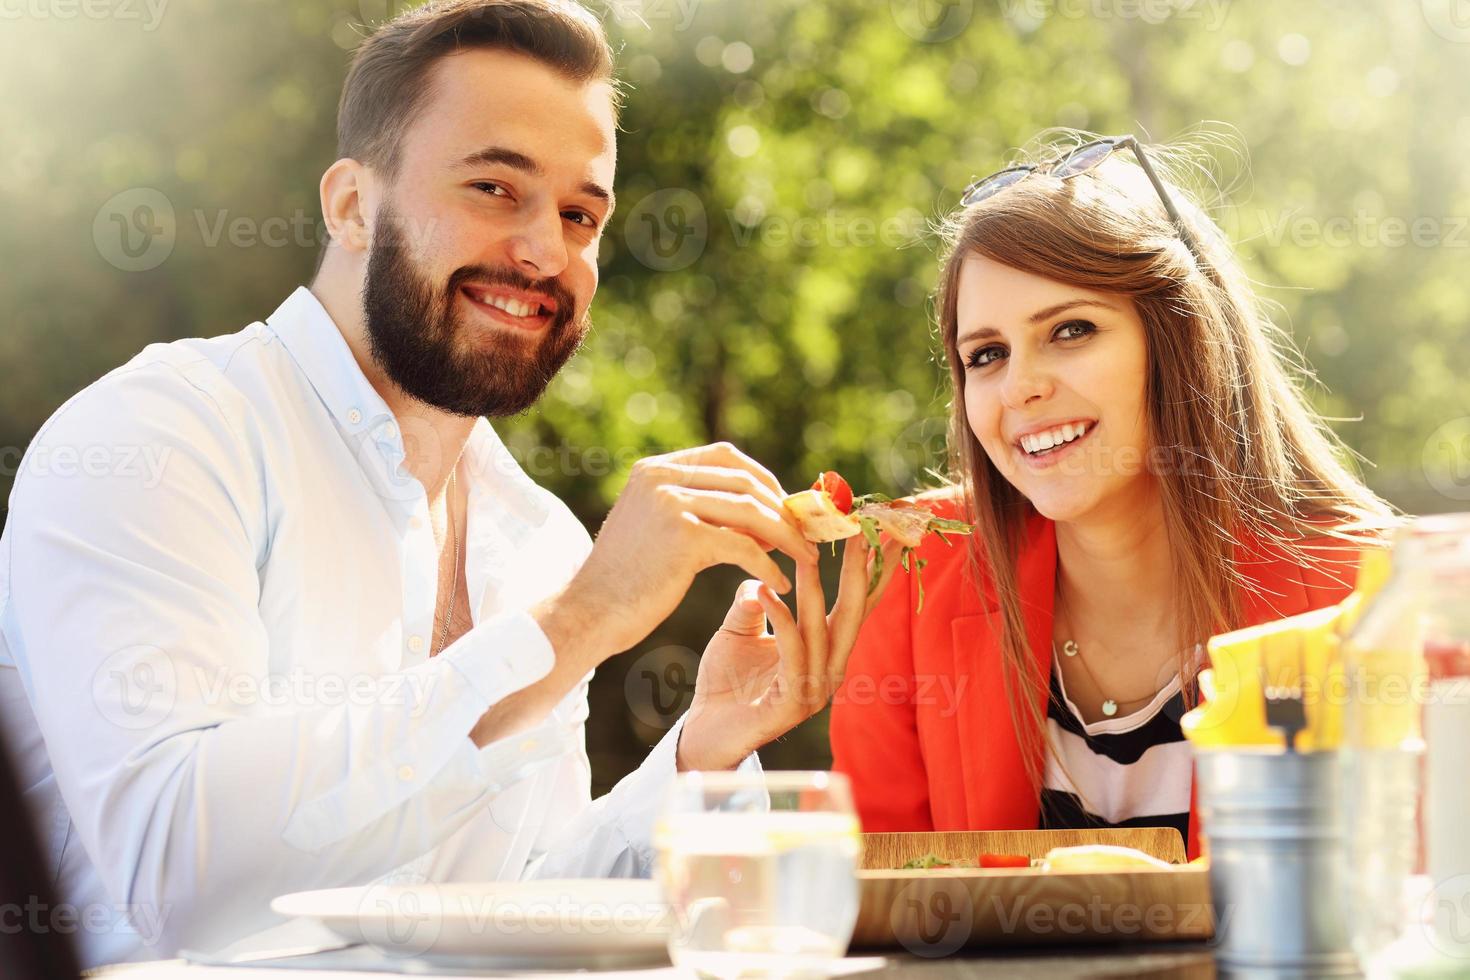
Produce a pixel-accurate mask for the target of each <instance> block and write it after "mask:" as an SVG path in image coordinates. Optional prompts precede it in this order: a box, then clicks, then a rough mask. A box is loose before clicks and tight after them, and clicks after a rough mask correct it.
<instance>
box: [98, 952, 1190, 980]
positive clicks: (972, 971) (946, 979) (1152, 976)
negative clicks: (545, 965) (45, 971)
mask: <svg viewBox="0 0 1470 980" xmlns="http://www.w3.org/2000/svg"><path fill="white" fill-rule="evenodd" d="M344 952H345V951H344ZM299 959H301V960H303V962H301V963H300V964H299V965H296V966H293V967H290V968H287V967H278V966H273V967H270V968H264V967H255V966H227V967H220V966H201V965H198V964H193V963H186V962H184V961H183V960H168V961H163V962H155V963H138V964H129V965H124V966H115V967H103V968H102V969H100V970H96V971H92V972H91V976H95V977H99V978H103V980H113V978H116V980H134V978H136V980H145V978H146V980H289V978H295V980H305V978H306V977H308V976H309V977H311V978H312V980H367V978H372V977H379V978H398V977H404V976H417V977H465V976H488V977H516V976H526V977H535V978H537V980H555V978H558V977H577V978H580V980H594V978H595V980H677V978H682V977H691V976H693V974H691V973H686V972H684V971H680V970H676V969H675V968H673V967H671V966H667V965H666V966H662V967H655V968H651V969H643V970H581V971H574V972H566V971H555V972H553V971H538V970H497V969H493V968H487V969H480V970H473V969H457V970H448V971H436V970H435V969H434V968H433V967H418V966H417V965H415V968H412V969H409V970H405V969H397V970H378V969H372V968H371V967H369V968H367V969H363V968H361V967H353V968H348V969H343V968H341V967H339V966H332V965H331V960H330V959H329V958H328V955H327V954H320V955H318V956H317V957H314V958H312V959H313V962H311V963H310V964H308V962H305V960H306V959H307V958H306V957H301V958H299ZM278 962H279V961H278ZM318 964H319V965H318ZM832 975H833V976H843V977H846V976H853V977H857V976H861V977H863V978H865V980H950V978H960V977H1005V978H1007V980H1051V978H1064V977H1067V978H1070V977H1080V978H1099V980H1101V978H1118V980H1123V978H1132V977H1139V978H1146V980H1211V978H1213V977H1215V976H1216V971H1215V963H1214V957H1213V954H1212V953H1211V951H1210V948H1209V947H1208V946H1207V945H1204V944H1199V943H1190V944H1170V943H1150V944H1130V945H1111V946H1060V947H1058V946H1053V947H1047V948H1034V949H1032V948H1016V947H1009V948H1004V949H1002V948H991V949H967V950H961V951H959V952H957V953H954V954H951V955H949V956H945V957H940V958H925V957H922V956H916V955H914V954H913V953H908V952H904V951H892V950H882V951H869V950H855V951H854V952H853V953H851V954H849V955H848V956H847V957H845V958H844V959H842V960H841V961H838V962H837V963H834V969H833V970H832Z"/></svg>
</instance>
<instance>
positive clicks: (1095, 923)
mask: <svg viewBox="0 0 1470 980" xmlns="http://www.w3.org/2000/svg"><path fill="white" fill-rule="evenodd" d="M1078 844H1116V845H1119V846H1122V847H1132V848H1136V849H1137V850H1140V851H1143V852H1144V853H1146V854H1151V855H1153V856H1154V857H1157V858H1161V859H1162V860H1165V861H1170V862H1183V861H1184V845H1183V841H1181V840H1180V838H1179V832H1178V831H1176V830H1172V829H1169V828H1163V827H1159V828H1154V827H1149V828H1137V829H1134V828H1125V829H1106V830H996V831H987V830H979V831H965V832H948V833H914V834H864V835H863V856H862V864H861V868H862V870H860V871H859V872H858V882H859V886H860V895H861V905H860V908H859V911H858V922H857V928H856V930H855V931H854V933H853V938H852V945H853V947H863V948H873V947H893V946H901V947H903V948H905V949H908V950H909V951H911V952H914V953H918V954H920V955H923V956H942V955H945V954H947V953H950V952H953V951H954V950H956V949H959V948H961V947H964V946H1003V945H1052V944H1063V943H1099V942H1140V941H1174V940H1190V941H1202V940H1207V939H1210V938H1211V937H1212V936H1213V935H1214V931H1215V930H1214V912H1213V909H1212V907H1211V905H1210V884H1209V871H1208V869H1207V868H1205V867H1203V866H1202V865H1185V864H1182V863H1180V864H1179V867H1177V868H1170V869H1167V870H1165V869H1162V868H1149V869H1146V870H1139V871H1127V872H1084V873H1071V874H1057V873H1052V872H1046V871H1042V870H1040V869H1039V868H1014V869H1012V868H996V869H990V868H983V869H982V868H929V869H918V870H906V871H905V870H899V868H898V866H899V865H901V864H903V863H904V862H906V861H910V860H912V859H914V858H916V857H921V856H922V855H924V854H929V853H933V854H938V855H940V856H941V857H949V858H955V859H967V860H971V861H973V860H975V859H976V858H977V857H978V856H979V854H980V853H981V852H982V851H988V852H991V853H1001V854H1025V855H1026V856H1028V857H1042V856H1043V855H1045V854H1046V852H1047V851H1049V850H1051V849H1052V848H1053V847H1070V846H1074V845H1078Z"/></svg>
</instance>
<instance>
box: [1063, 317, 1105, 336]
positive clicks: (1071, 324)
mask: <svg viewBox="0 0 1470 980" xmlns="http://www.w3.org/2000/svg"><path fill="white" fill-rule="evenodd" d="M1096 332H1097V325H1096V324H1094V323H1092V322H1091V321H1089V320H1068V321H1067V322H1066V323H1063V324H1062V325H1061V326H1059V327H1057V329H1056V338H1057V339H1058V340H1079V339H1081V338H1082V337H1086V336H1087V335H1088V334H1090V333H1096Z"/></svg>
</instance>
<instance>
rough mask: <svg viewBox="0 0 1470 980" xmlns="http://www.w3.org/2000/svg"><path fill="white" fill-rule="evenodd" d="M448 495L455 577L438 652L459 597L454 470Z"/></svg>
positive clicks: (441, 648) (431, 653)
mask: <svg viewBox="0 0 1470 980" xmlns="http://www.w3.org/2000/svg"><path fill="white" fill-rule="evenodd" d="M456 465H457V464H456ZM448 497H449V500H448V508H447V509H448V511H449V538H450V540H451V541H453V542H454V578H453V580H452V581H451V584H450V586H449V608H448V609H446V610H444V625H443V627H441V628H440V630H439V644H438V646H439V649H438V651H437V653H443V652H444V641H445V640H447V639H449V621H450V620H451V619H453V618H454V600H455V599H458V598H459V528H457V527H456V526H455V524H454V470H450V471H449V494H448ZM429 656H430V657H433V656H436V651H434V650H433V649H430V650H429Z"/></svg>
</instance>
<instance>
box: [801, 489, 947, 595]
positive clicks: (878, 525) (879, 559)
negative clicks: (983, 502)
mask: <svg viewBox="0 0 1470 980" xmlns="http://www.w3.org/2000/svg"><path fill="white" fill-rule="evenodd" d="M783 503H784V504H785V507H786V510H787V511H788V512H789V513H790V514H791V516H792V517H794V518H795V519H796V523H797V526H798V527H800V528H801V532H802V534H803V535H804V536H805V537H806V539H807V540H808V541H812V542H816V543H818V544H821V543H824V542H827V541H833V542H835V541H841V540H842V539H844V538H850V537H853V536H854V535H857V534H861V535H863V537H865V538H866V539H867V541H868V544H870V545H872V547H873V571H872V577H871V578H870V579H869V581H868V591H869V592H870V593H871V592H872V591H873V590H874V589H876V588H877V587H878V582H879V580H880V579H881V578H882V576H883V552H882V550H881V549H880V548H879V539H878V533H879V532H880V531H881V532H883V533H884V534H887V535H888V536H889V537H891V538H893V539H894V540H895V541H897V542H898V543H899V544H901V545H902V546H903V551H902V553H901V558H900V561H901V563H902V565H903V567H904V569H905V570H907V569H908V568H909V562H910V559H911V556H912V554H913V551H914V549H915V548H917V547H918V546H919V545H920V544H922V543H923V541H924V537H925V535H928V534H937V535H939V537H940V538H941V539H943V540H944V541H945V543H948V542H949V538H948V537H946V535H948V534H969V533H970V531H971V529H972V528H971V525H969V524H966V523H965V522H963V521H956V520H951V519H949V518H947V517H939V516H938V515H936V514H934V513H932V512H930V511H928V510H926V509H925V508H923V507H919V506H916V505H914V504H910V503H904V502H900V501H895V500H893V499H892V498H891V497H886V496H884V495H883V494H881V493H869V494H864V495H863V496H861V497H854V496H853V495H852V487H850V486H848V483H847V481H846V480H844V479H843V478H842V477H841V476H839V475H838V474H836V473H832V472H823V473H821V474H819V475H818V476H817V479H816V482H815V483H813V484H812V485H811V488H810V489H808V490H803V491H801V492H800V493H793V494H790V495H789V496H787V497H786V499H785V501H783ZM924 564H925V562H924V560H923V559H919V560H917V561H916V562H915V564H914V577H915V578H916V579H917V578H918V577H919V573H920V572H921V571H922V570H923V567H924ZM923 607H924V585H923V582H922V580H921V581H920V582H919V608H920V609H922V608H923Z"/></svg>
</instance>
